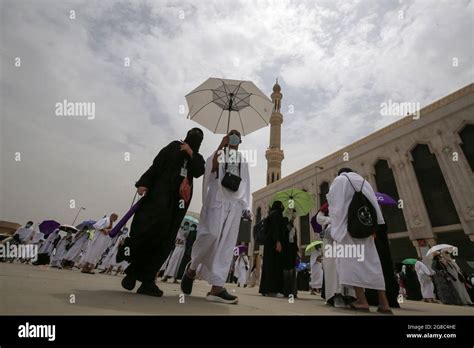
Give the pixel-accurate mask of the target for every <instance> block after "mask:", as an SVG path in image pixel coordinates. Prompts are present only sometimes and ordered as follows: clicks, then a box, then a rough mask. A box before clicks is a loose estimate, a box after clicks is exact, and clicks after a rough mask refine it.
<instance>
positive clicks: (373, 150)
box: [253, 84, 474, 251]
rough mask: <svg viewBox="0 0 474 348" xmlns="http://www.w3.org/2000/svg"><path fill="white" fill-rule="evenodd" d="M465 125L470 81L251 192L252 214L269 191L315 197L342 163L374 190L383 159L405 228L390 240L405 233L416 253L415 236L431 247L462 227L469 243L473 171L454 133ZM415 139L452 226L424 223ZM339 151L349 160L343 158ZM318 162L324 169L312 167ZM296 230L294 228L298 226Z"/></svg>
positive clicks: (473, 91) (473, 103)
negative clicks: (443, 188)
mask: <svg viewBox="0 0 474 348" xmlns="http://www.w3.org/2000/svg"><path fill="white" fill-rule="evenodd" d="M467 123H474V84H470V85H468V86H466V87H464V88H462V89H460V90H458V91H456V92H454V93H452V94H450V95H448V96H447V97H445V98H442V99H440V100H438V101H436V102H434V103H432V104H430V105H429V106H427V107H425V108H423V109H422V110H421V117H420V118H419V119H418V120H415V119H413V118H412V117H405V118H403V119H401V120H400V121H397V122H395V123H393V124H391V125H389V126H387V127H385V128H383V129H381V130H379V131H377V132H375V133H373V134H371V135H369V136H368V137H365V138H363V139H361V140H359V141H357V142H355V143H353V144H351V145H349V146H347V147H345V148H343V149H341V150H339V151H337V152H335V153H333V154H331V155H329V156H327V157H325V158H323V159H321V160H319V161H317V162H315V163H312V164H311V165H309V166H306V167H305V168H302V169H301V170H299V171H297V172H295V173H293V174H291V175H289V176H287V177H284V178H282V179H281V180H279V181H277V182H275V183H273V184H270V185H268V186H266V187H264V188H262V189H260V190H258V191H256V192H254V193H253V213H254V214H256V210H257V207H261V208H262V216H266V214H267V213H268V204H269V202H270V200H271V198H272V196H273V194H274V193H276V192H278V191H280V190H283V189H286V188H290V187H296V188H304V189H306V190H308V191H310V192H312V193H314V194H315V195H317V196H318V197H319V193H320V192H319V185H320V184H321V183H322V182H324V181H326V182H328V183H331V182H332V180H333V179H334V177H335V176H336V174H337V171H338V169H339V168H341V167H344V166H350V167H351V168H352V169H354V170H355V171H357V172H359V173H360V174H361V175H363V176H364V177H365V178H366V179H367V180H368V181H369V182H370V183H371V185H372V186H373V187H374V188H376V184H375V180H374V174H375V172H374V164H375V163H376V162H377V161H378V160H379V159H385V160H387V161H388V163H389V166H390V167H391V169H392V170H393V175H394V178H395V182H396V184H397V188H398V192H399V195H400V199H402V200H403V203H404V209H403V214H404V217H405V221H406V225H407V231H405V232H401V233H394V234H390V235H389V237H390V238H403V237H409V238H410V240H412V242H413V245H414V246H415V247H416V248H417V250H418V251H419V248H418V243H417V241H416V240H417V239H425V240H426V241H427V243H428V244H429V245H430V246H431V245H433V244H435V240H436V232H449V231H455V230H461V229H462V230H463V231H464V233H465V234H467V235H468V236H469V238H470V239H471V240H472V241H474V175H473V172H472V171H471V168H470V166H469V164H468V162H467V160H466V158H465V156H464V153H463V152H462V149H461V148H460V142H461V139H460V137H459V135H458V132H459V131H460V130H461V129H462V128H463V126H464V125H465V124H467ZM419 143H422V144H427V145H428V146H429V148H430V150H431V152H432V153H434V154H435V155H436V158H437V160H438V163H439V165H440V168H441V171H442V173H443V175H444V178H445V180H446V184H447V186H448V189H449V191H450V194H451V197H452V199H453V202H454V205H455V207H456V210H457V212H458V215H459V219H460V224H458V225H452V226H443V227H442V228H439V227H438V228H433V227H432V226H431V224H430V220H429V217H428V213H427V211H426V207H425V204H424V201H423V198H422V195H421V192H420V188H419V187H418V182H417V179H416V176H415V172H414V169H413V166H412V163H411V161H412V158H411V154H410V151H411V150H412V149H413V148H414V147H415V146H416V144H419ZM453 152H457V153H458V154H459V158H458V161H457V162H455V161H453ZM345 153H346V155H347V154H348V155H349V161H344V157H343V156H344V155H345ZM318 166H322V167H324V169H319V168H318V169H317V167H318ZM318 201H319V199H318ZM318 208H319V207H318ZM316 211H317V209H314V211H313V212H311V213H310V216H313V215H314V214H315V213H316ZM298 224H299V221H298ZM297 228H298V230H300V228H299V226H298V225H297ZM298 239H299V240H301V238H298Z"/></svg>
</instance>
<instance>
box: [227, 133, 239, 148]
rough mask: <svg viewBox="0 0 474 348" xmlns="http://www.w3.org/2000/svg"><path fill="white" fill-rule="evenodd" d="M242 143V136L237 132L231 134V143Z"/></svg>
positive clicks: (234, 144) (233, 144) (231, 144)
mask: <svg viewBox="0 0 474 348" xmlns="http://www.w3.org/2000/svg"><path fill="white" fill-rule="evenodd" d="M239 144H240V137H239V136H238V135H237V134H231V135H230V136H229V145H230V146H237V145H239Z"/></svg>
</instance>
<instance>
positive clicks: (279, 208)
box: [270, 201, 285, 213]
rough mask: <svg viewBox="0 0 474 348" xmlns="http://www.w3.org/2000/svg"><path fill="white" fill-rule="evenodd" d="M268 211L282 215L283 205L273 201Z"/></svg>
mask: <svg viewBox="0 0 474 348" xmlns="http://www.w3.org/2000/svg"><path fill="white" fill-rule="evenodd" d="M270 210H272V211H277V212H280V213H283V210H285V207H284V206H283V203H282V202H281V201H275V202H273V204H272V207H271V208H270Z"/></svg>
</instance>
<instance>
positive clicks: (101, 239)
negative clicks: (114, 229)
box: [81, 217, 111, 265]
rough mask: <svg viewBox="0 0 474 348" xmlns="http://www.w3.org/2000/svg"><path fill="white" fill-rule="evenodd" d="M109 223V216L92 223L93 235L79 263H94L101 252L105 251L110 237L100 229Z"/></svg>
mask: <svg viewBox="0 0 474 348" xmlns="http://www.w3.org/2000/svg"><path fill="white" fill-rule="evenodd" d="M109 225H110V219H109V217H105V218H103V219H101V220H99V221H97V222H96V223H95V224H94V226H93V227H94V229H95V233H94V237H93V239H92V240H91V241H90V243H89V245H88V247H87V250H86V253H85V255H84V257H83V258H82V259H81V263H82V264H85V263H90V264H91V265H96V264H97V263H98V262H99V260H100V257H101V256H102V254H103V253H104V252H105V250H106V249H107V247H108V246H109V244H110V241H111V239H110V237H109V236H108V235H107V234H104V233H102V232H101V231H100V230H102V229H104V228H107V227H108V226H109Z"/></svg>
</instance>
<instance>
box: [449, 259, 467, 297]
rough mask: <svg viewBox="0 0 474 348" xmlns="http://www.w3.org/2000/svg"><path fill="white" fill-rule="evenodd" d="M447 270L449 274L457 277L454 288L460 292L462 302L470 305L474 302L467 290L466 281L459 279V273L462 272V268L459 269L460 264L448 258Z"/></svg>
mask: <svg viewBox="0 0 474 348" xmlns="http://www.w3.org/2000/svg"><path fill="white" fill-rule="evenodd" d="M447 261H448V262H447V265H446V266H447V267H446V268H447V270H448V272H449V274H451V275H452V276H453V277H455V278H456V281H455V282H453V285H454V289H455V290H456V292H457V293H458V294H459V298H460V299H461V302H462V304H463V305H468V304H472V301H471V298H470V296H469V293H468V292H467V290H466V287H465V286H464V283H463V282H462V281H461V279H459V273H461V270H460V269H459V266H458V264H457V263H456V262H455V261H454V260H452V259H448V260H447Z"/></svg>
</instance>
